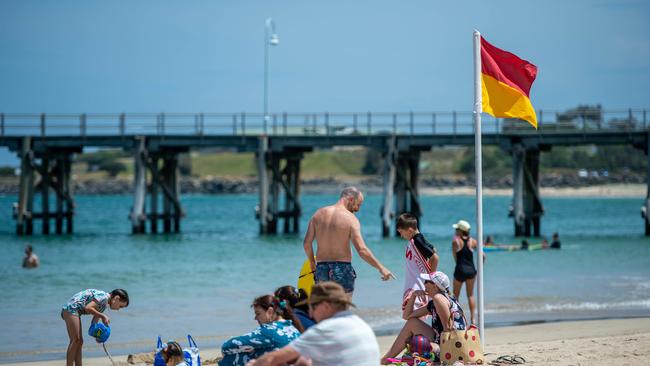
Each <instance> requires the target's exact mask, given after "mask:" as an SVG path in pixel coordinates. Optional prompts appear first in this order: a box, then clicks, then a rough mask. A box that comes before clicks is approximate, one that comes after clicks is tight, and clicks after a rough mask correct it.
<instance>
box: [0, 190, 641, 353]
mask: <svg viewBox="0 0 650 366" xmlns="http://www.w3.org/2000/svg"><path fill="white" fill-rule="evenodd" d="M336 199H337V196H334V195H304V196H303V197H302V203H303V210H304V211H303V212H304V213H305V214H304V216H303V218H302V221H301V229H302V230H304V229H305V227H306V222H307V220H308V219H309V217H310V216H311V214H312V213H313V212H314V210H315V209H316V208H318V207H319V206H322V205H325V204H330V203H333V202H335V201H336ZM15 200H16V197H13V196H4V197H0V250H1V251H2V256H0V278H1V281H0V309H2V311H0V362H9V361H15V360H37V359H51V358H62V357H64V356H65V348H66V346H67V343H68V337H67V333H66V330H65V326H64V323H63V321H62V320H61V318H60V317H59V312H60V309H61V306H62V305H63V304H64V303H65V302H66V300H67V299H68V298H69V297H70V296H71V295H73V294H74V293H76V292H77V291H79V290H81V289H85V288H98V289H104V290H111V289H113V288H118V287H119V288H125V289H126V290H128V292H129V294H130V296H131V305H130V306H129V307H128V308H127V309H125V310H122V311H119V312H112V311H110V310H107V314H108V315H109V316H110V317H111V320H112V323H111V325H112V331H113V332H112V335H111V339H110V340H109V342H108V343H107V345H108V347H109V349H110V350H111V351H112V353H116V354H120V353H128V352H134V351H148V350H151V349H152V348H153V346H154V344H155V340H156V337H157V335H158V334H160V335H162V336H163V338H164V339H168V338H176V339H182V338H183V337H184V335H185V334H187V333H191V334H192V335H193V336H195V338H197V341H198V343H199V346H200V347H202V348H216V347H217V346H218V345H219V344H220V343H221V342H222V341H223V340H224V339H225V338H226V337H228V336H230V335H235V334H239V333H242V332H245V331H248V330H250V329H252V328H253V327H254V326H255V325H256V324H255V322H254V320H253V314H252V311H251V310H250V307H249V306H250V303H251V301H252V299H253V298H254V297H256V296H258V295H262V294H265V293H270V292H272V291H273V290H274V289H275V288H276V287H279V286H282V285H285V284H294V285H295V283H296V281H297V274H298V272H299V269H300V266H301V265H302V262H303V260H304V259H305V255H304V253H303V250H302V233H301V235H297V236H292V235H279V236H275V237H260V236H259V235H258V226H257V221H256V220H255V219H254V212H253V208H254V206H255V204H256V203H257V196H256V195H235V196H204V195H194V196H183V205H184V208H185V210H186V211H187V217H186V218H185V219H184V220H183V222H182V230H183V233H182V234H177V235H141V236H133V235H130V230H131V228H130V223H129V221H128V220H127V215H128V211H129V207H130V206H131V201H132V197H131V196H127V195H124V196H78V197H77V198H76V201H77V216H76V218H75V234H74V235H71V236H50V237H44V236H41V235H40V234H39V235H35V236H33V237H22V238H19V237H17V236H15V235H14V221H13V219H12V218H11V204H12V202H14V201H15ZM422 203H423V206H424V211H425V216H424V217H423V218H422V225H421V226H422V229H423V232H424V234H425V235H426V237H427V238H428V239H429V240H430V241H431V242H432V243H433V244H434V245H435V246H436V247H437V249H438V251H439V253H440V257H441V261H440V269H441V270H442V271H444V272H446V273H448V274H450V275H451V274H452V273H453V259H452V256H451V252H450V247H451V244H450V242H451V236H452V229H451V224H452V223H454V222H455V221H457V220H458V219H459V218H467V219H468V220H469V221H470V222H471V223H472V224H473V225H474V221H475V204H474V199H473V197H465V196H446V197H438V196H434V197H423V198H422ZM509 203H510V198H509V197H486V198H485V200H484V210H485V212H484V220H485V229H484V232H485V233H486V234H491V235H493V236H495V237H496V241H497V242H500V243H515V242H519V240H517V239H515V238H513V237H512V233H513V224H512V220H511V219H510V218H508V217H507V207H508V205H509ZM380 204H381V197H380V196H376V195H370V196H369V197H367V199H366V202H365V203H364V205H363V207H362V209H361V211H360V212H359V213H358V217H359V219H360V221H361V223H362V225H363V233H364V236H365V238H366V241H367V243H368V245H369V246H370V248H371V249H372V250H373V252H374V253H375V255H376V256H377V257H378V258H379V259H380V260H381V261H382V262H383V263H384V264H385V265H386V266H388V267H389V268H390V269H391V270H392V271H393V272H394V273H395V274H396V275H397V277H398V280H397V281H391V282H386V283H384V282H381V281H380V280H379V275H378V273H377V271H376V270H375V269H373V268H372V267H370V266H369V265H367V264H365V262H362V261H361V260H360V259H359V258H358V257H355V258H354V264H355V267H356V270H357V273H358V276H359V278H358V279H357V284H356V287H357V291H356V292H355V295H354V301H355V303H356V304H357V305H358V310H357V312H358V313H359V314H360V315H361V316H362V317H364V318H365V319H366V320H367V321H368V322H369V323H370V324H371V325H372V326H373V328H374V329H375V330H376V331H377V332H378V333H386V332H391V331H394V330H396V329H398V327H399V326H400V324H401V321H400V317H399V308H400V303H401V298H400V296H401V293H402V286H403V283H402V281H403V279H404V276H403V271H404V263H403V250H404V241H402V240H400V239H397V238H392V239H382V238H381V236H380V233H381V229H380V222H379V206H380ZM641 204H642V199H640V198H598V197H590V198H545V199H544V205H545V209H546V213H545V216H544V218H543V221H542V231H543V233H544V234H546V235H548V236H550V234H551V233H552V232H554V231H559V232H560V237H561V239H562V244H563V247H562V250H560V251H551V250H542V251H533V252H511V253H508V252H500V253H488V258H487V261H486V263H485V304H486V323H487V325H488V326H497V325H503V324H510V323H515V322H528V321H553V320H562V319H580V318H600V317H625V316H650V239H648V238H646V237H644V236H643V226H642V219H641V217H640V215H639V208H640V206H641ZM36 207H40V206H36ZM35 231H36V232H40V227H38V226H37V227H36V228H35ZM27 243H29V244H32V245H33V246H34V248H35V252H36V253H37V254H38V255H39V256H40V258H41V267H40V268H38V269H36V270H29V271H28V270H23V269H22V268H21V260H22V255H23V248H24V246H25V244H27ZM461 298H462V302H463V303H465V301H466V296H464V295H462V296H461ZM82 321H83V327H84V329H86V328H87V326H88V325H89V321H90V318H89V317H84V318H83V320H82ZM488 337H489V333H488ZM86 340H87V342H86V344H85V347H84V349H85V351H84V352H86V353H85V354H86V355H89V354H95V355H99V354H100V353H101V354H103V351H100V348H99V347H98V346H97V345H95V344H93V343H94V342H92V341H90V340H89V339H88V337H86Z"/></svg>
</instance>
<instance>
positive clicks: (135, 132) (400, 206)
mask: <svg viewBox="0 0 650 366" xmlns="http://www.w3.org/2000/svg"><path fill="white" fill-rule="evenodd" d="M549 116H551V117H550V118H549ZM557 116H558V113H554V112H549V111H539V112H538V117H539V120H540V121H539V129H538V130H535V129H533V128H532V127H530V126H529V125H528V124H527V123H525V122H521V121H513V120H502V119H491V118H485V119H484V121H483V128H482V132H483V144H484V145H496V146H499V147H500V148H502V149H503V150H505V151H507V152H508V153H509V154H510V155H511V156H512V159H513V197H512V206H511V212H510V214H511V216H512V217H513V222H514V234H515V235H517V236H519V235H524V236H531V235H532V236H538V235H539V234H540V232H541V217H542V216H543V214H544V208H543V204H542V197H540V195H539V161H540V154H541V153H543V152H544V151H550V150H551V149H552V148H553V146H577V145H631V146H634V147H635V148H637V149H639V151H640V152H641V151H642V152H643V153H644V154H646V156H647V155H648V151H649V150H650V130H649V129H648V126H647V123H646V122H647V120H646V116H647V111H646V110H644V109H641V110H635V109H628V110H622V111H601V112H600V113H599V115H598V116H597V117H594V116H588V118H585V116H577V118H573V119H570V120H566V119H563V120H562V119H561V120H558V119H557V118H556V117H557ZM263 117H264V116H263V115H262V114H247V113H236V114H223V113H211V114H210V113H198V114H169V113H160V114H124V113H122V114H114V115H113V114H80V115H64V114H52V115H50V114H48V115H46V114H5V113H0V146H6V147H8V148H9V149H10V150H11V151H14V152H16V154H17V155H18V157H19V158H20V159H21V174H20V192H19V198H18V202H17V205H16V207H14V217H15V220H16V233H17V234H18V235H31V234H33V231H34V230H33V222H34V220H35V219H37V220H42V223H43V225H42V233H43V234H50V223H51V221H54V223H55V232H56V233H57V234H61V233H63V230H64V229H63V228H64V227H65V231H66V232H67V233H71V232H72V231H73V217H74V212H75V205H74V197H73V193H72V189H71V187H72V185H71V182H72V177H71V174H70V171H71V169H70V167H71V163H72V161H73V158H74V155H75V154H80V153H82V152H83V150H84V148H87V147H97V148H121V149H124V150H125V151H129V152H130V153H131V154H132V155H133V164H134V177H133V180H134V181H133V195H134V196H133V206H132V208H131V212H130V214H129V218H130V220H131V222H132V232H133V233H145V232H146V231H147V230H146V226H147V225H146V224H147V222H148V223H149V232H152V233H156V232H159V231H162V232H165V233H169V232H179V231H180V222H181V219H182V217H183V216H184V211H183V208H182V205H181V197H180V185H179V167H178V156H179V154H181V153H186V152H188V151H190V150H191V149H199V148H207V147H219V148H229V149H235V150H237V151H241V152H244V151H247V152H255V153H256V162H257V171H258V176H259V182H260V183H259V203H258V205H257V207H256V210H255V211H256V217H257V219H258V220H259V227H260V233H261V234H274V233H277V232H278V231H279V230H280V227H282V231H284V232H287V233H297V232H299V230H300V228H299V225H298V224H299V218H300V216H301V214H302V209H301V205H300V162H301V160H302V158H303V157H304V155H305V154H308V153H309V152H311V151H313V150H314V149H319V148H332V147H335V146H365V147H368V148H371V149H375V150H377V151H378V152H380V153H381V155H382V157H383V165H384V167H383V204H382V209H381V214H380V221H381V228H382V229H381V230H382V234H383V235H384V236H388V235H390V234H391V233H392V232H394V228H393V221H394V218H395V216H396V214H397V213H400V212H404V211H410V212H412V213H414V214H415V215H416V216H418V217H420V216H421V215H422V214H423V213H424V211H425V208H423V207H422V205H421V203H420V199H419V189H418V184H419V183H418V181H419V165H420V164H419V163H420V155H421V153H422V152H423V151H429V150H431V149H433V148H436V147H443V146H473V145H474V135H473V125H472V118H471V112H466V113H458V112H449V113H434V112H426V113H421V112H418V113H414V112H407V113H371V112H365V113H300V114H291V113H281V114H272V115H271V118H269V119H264V118H263ZM648 177H649V178H648V179H649V180H648V194H647V196H646V200H645V202H644V203H643V210H642V211H643V212H650V160H649V163H648ZM51 193H52V194H53V196H54V203H55V204H54V207H52V206H51V205H50V201H51V199H50V194H51ZM36 194H40V195H41V200H40V201H41V209H40V211H37V210H36V209H35V208H34V197H35V195H36ZM281 198H282V199H281ZM147 202H148V204H147ZM280 202H284V205H283V206H282V207H281V206H280ZM647 216H650V215H644V225H645V232H646V235H650V218H649V217H647ZM281 220H283V225H280V221H281ZM64 223H65V225H64ZM160 223H162V230H160V228H159V224H160Z"/></svg>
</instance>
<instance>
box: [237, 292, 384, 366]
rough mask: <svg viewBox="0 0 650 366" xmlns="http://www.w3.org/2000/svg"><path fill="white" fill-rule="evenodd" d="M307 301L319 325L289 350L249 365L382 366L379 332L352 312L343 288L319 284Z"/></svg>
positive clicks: (290, 345) (267, 356) (313, 327)
mask: <svg viewBox="0 0 650 366" xmlns="http://www.w3.org/2000/svg"><path fill="white" fill-rule="evenodd" d="M307 301H308V303H309V313H310V315H311V316H312V317H313V318H314V320H316V325H313V326H312V327H310V328H309V329H307V330H306V331H305V333H303V334H302V335H301V336H300V337H299V338H297V339H295V340H293V341H292V342H291V343H289V344H288V345H286V346H285V347H283V348H281V349H279V350H277V351H274V352H270V353H266V354H264V355H263V356H262V357H260V358H258V359H257V360H253V361H251V362H249V363H248V366H280V365H285V364H287V363H294V364H295V365H311V366H331V365H355V366H377V365H378V364H379V345H378V344H377V338H376V337H375V333H374V332H373V331H372V329H371V328H370V326H368V324H366V322H364V321H363V320H362V319H361V318H359V317H358V316H356V315H354V314H352V312H350V310H349V309H350V306H354V304H353V303H352V302H351V301H350V299H349V297H348V295H347V294H346V293H345V291H344V289H343V287H341V285H339V284H338V283H335V282H331V281H324V282H321V283H318V284H316V285H314V287H312V291H311V295H310V297H309V299H308V300H307Z"/></svg>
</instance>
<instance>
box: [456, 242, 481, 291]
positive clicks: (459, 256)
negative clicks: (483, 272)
mask: <svg viewBox="0 0 650 366" xmlns="http://www.w3.org/2000/svg"><path fill="white" fill-rule="evenodd" d="M459 238H460V239H461V240H462V241H463V247H462V248H460V250H459V251H457V252H456V269H455V270H454V278H455V279H456V280H457V281H460V282H465V281H467V280H471V279H472V278H474V276H476V268H474V253H473V252H472V250H471V249H469V245H468V244H469V238H467V239H466V238H463V237H459Z"/></svg>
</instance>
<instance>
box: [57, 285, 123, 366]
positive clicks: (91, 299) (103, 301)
mask: <svg viewBox="0 0 650 366" xmlns="http://www.w3.org/2000/svg"><path fill="white" fill-rule="evenodd" d="M106 306H108V307H110V308H111V310H120V309H121V308H125V307H127V306H129V294H127V292H126V291H124V290H122V289H115V290H113V291H111V292H110V293H107V292H104V291H100V290H95V289H87V290H83V291H81V292H78V293H76V294H75V295H74V296H72V297H71V298H70V300H68V303H67V304H65V305H64V306H63V308H62V309H61V318H63V320H64V321H65V326H66V328H67V330H68V337H70V344H69V345H68V351H67V353H66V366H73V365H76V366H81V346H82V345H83V336H82V334H83V331H82V330H81V316H82V315H92V316H93V320H92V322H93V323H97V322H98V321H99V320H101V321H102V322H103V323H104V324H106V325H109V323H110V319H109V318H108V315H106V314H104V310H106Z"/></svg>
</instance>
